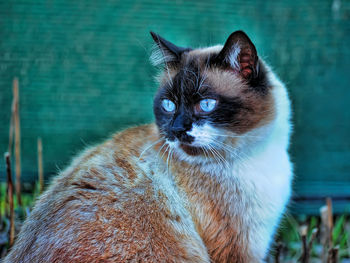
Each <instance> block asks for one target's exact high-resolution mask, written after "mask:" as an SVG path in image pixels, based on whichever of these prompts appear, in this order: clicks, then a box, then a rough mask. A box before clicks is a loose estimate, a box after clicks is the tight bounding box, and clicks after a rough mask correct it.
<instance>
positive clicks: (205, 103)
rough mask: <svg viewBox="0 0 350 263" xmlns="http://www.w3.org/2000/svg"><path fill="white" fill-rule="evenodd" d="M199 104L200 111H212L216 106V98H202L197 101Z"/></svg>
mask: <svg viewBox="0 0 350 263" xmlns="http://www.w3.org/2000/svg"><path fill="white" fill-rule="evenodd" d="M199 106H200V108H201V110H202V111H204V112H210V111H212V110H213V109H214V108H215V106H216V100H214V99H204V100H201V101H200V102H199Z"/></svg>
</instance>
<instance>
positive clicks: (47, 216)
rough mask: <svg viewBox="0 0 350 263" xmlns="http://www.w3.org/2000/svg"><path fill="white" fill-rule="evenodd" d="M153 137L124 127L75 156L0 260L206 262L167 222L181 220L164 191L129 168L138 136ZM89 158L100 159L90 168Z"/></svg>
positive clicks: (149, 130)
mask: <svg viewBox="0 0 350 263" xmlns="http://www.w3.org/2000/svg"><path fill="white" fill-rule="evenodd" d="M136 135H137V136H136ZM157 136H158V135H157V132H156V129H155V127H154V126H153V125H150V126H142V127H139V128H133V129H129V130H127V131H125V132H123V133H121V134H118V135H116V136H115V137H114V138H113V139H112V140H109V141H108V142H106V143H105V144H103V145H102V146H98V147H97V148H95V149H93V150H92V151H90V152H88V153H87V154H86V155H85V156H83V157H82V158H81V161H80V162H78V163H77V164H76V165H75V166H74V167H70V168H69V169H68V170H67V171H66V172H64V173H63V174H62V175H61V176H60V177H58V178H57V179H56V180H55V182H54V183H53V184H52V186H51V187H50V188H49V189H48V190H47V191H46V192H45V193H44V194H43V196H42V197H41V198H40V200H39V201H38V202H37V204H36V206H35V208H34V210H33V212H32V214H31V216H30V217H29V218H28V219H27V221H26V222H25V225H24V227H23V228H22V231H21V233H20V237H19V239H18V240H17V242H16V245H15V246H14V247H13V249H12V250H11V253H10V255H9V256H8V257H7V258H6V261H5V262H140V261H142V262H206V260H205V257H206V253H207V252H206V249H205V248H204V247H203V245H202V244H201V242H198V240H195V239H193V238H192V237H191V236H189V235H188V233H186V232H181V231H180V232H179V231H178V230H177V229H174V228H173V227H172V225H171V224H170V225H169V223H170V222H171V221H176V222H178V223H180V224H181V221H182V218H181V216H180V215H178V214H173V213H172V212H171V209H170V208H169V204H168V203H167V197H166V196H165V195H164V193H163V192H162V191H161V190H158V191H157V192H154V185H153V184H154V182H153V181H152V178H150V177H149V176H148V175H146V174H145V173H144V171H141V170H140V169H136V168H135V167H136V165H134V164H133V165H132V161H131V158H132V157H136V158H137V157H138V155H133V154H132V153H134V154H138V151H135V149H138V148H140V147H141V146H143V145H142V144H143V142H142V141H143V140H141V138H149V137H153V138H157ZM128 138H133V140H127V139H128ZM135 138H139V139H135ZM120 149H122V151H121V152H123V153H127V154H126V155H124V156H123V155H122V154H121V153H120ZM153 151H155V149H154V150H153ZM151 152H152V151H151ZM92 153H93V154H92ZM107 153H108V154H107ZM93 158H102V159H103V161H102V162H101V163H98V164H97V165H95V166H93V167H92V166H91V162H95V161H94V160H93ZM115 167H118V168H120V171H119V172H116V171H115V169H114V168H115ZM113 169H114V170H113ZM109 175H111V176H109ZM135 178H137V183H135V182H134V183H133V181H134V180H135ZM116 189H117V190H118V193H116Z"/></svg>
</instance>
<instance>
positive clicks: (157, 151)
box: [5, 36, 292, 263]
mask: <svg viewBox="0 0 350 263" xmlns="http://www.w3.org/2000/svg"><path fill="white" fill-rule="evenodd" d="M154 37H155V36H154ZM158 40H159V39H158ZM243 40H245V39H242V38H240V41H241V42H242V41H243ZM159 41H160V42H159ZM159 41H158V45H160V47H161V48H162V46H161V44H164V43H165V44H167V45H169V43H168V42H162V41H165V40H163V39H161V40H159ZM156 42H157V41H156ZM241 42H238V43H241ZM225 47H226V45H225ZM225 47H224V48H222V47H216V48H211V49H203V50H193V51H192V50H189V49H183V50H181V52H187V53H186V54H187V55H186V57H185V58H184V57H182V62H181V63H184V64H185V65H191V66H181V67H182V69H183V68H186V67H187V70H185V71H181V70H182V69H181V70H180V72H182V73H184V74H185V76H182V75H181V74H182V73H181V74H180V73H179V71H178V68H177V67H179V66H178V65H177V66H176V65H175V66H174V65H172V67H169V68H167V72H166V74H165V75H164V76H163V79H162V80H161V83H163V84H161V85H168V84H167V83H170V82H169V79H172V81H171V85H172V86H176V85H177V84H176V83H180V84H179V85H180V86H181V89H182V91H181V94H185V93H186V90H184V89H187V88H188V87H189V86H190V85H193V87H194V88H198V89H200V88H201V86H203V87H204V84H203V83H208V84H207V85H215V83H219V84H218V85H217V86H216V88H215V90H216V91H217V92H218V94H220V96H221V95H222V96H223V97H220V96H217V97H215V96H214V95H211V97H215V98H216V101H217V102H215V103H216V104H215V105H216V106H215V107H217V111H219V106H220V107H224V106H225V103H226V99H227V98H228V96H226V95H223V94H225V92H226V93H227V92H228V91H227V89H229V87H227V85H231V84H230V83H234V85H233V86H232V89H235V91H234V94H235V95H234V96H235V98H236V97H237V96H239V95H237V94H243V95H240V96H245V97H244V98H241V99H240V100H239V101H238V99H236V100H235V103H238V104H235V105H240V106H241V107H242V108H244V110H241V111H240V110H236V111H235V112H234V113H232V116H235V119H234V121H231V122H230V125H226V124H227V123H228V119H225V116H221V115H220V113H219V112H217V113H216V115H215V116H214V117H215V118H216V119H220V122H221V124H222V123H225V125H226V126H220V127H217V126H219V125H217V126H216V124H215V121H214V119H213V120H212V121H211V122H209V121H207V122H205V123H203V119H204V120H208V119H209V115H205V116H206V117H200V118H197V117H198V116H204V114H207V111H206V110H207V108H205V107H209V106H210V103H211V102H210V101H209V102H208V100H206V101H205V103H206V104H205V105H204V106H203V105H201V106H200V107H203V108H204V109H205V113H204V112H200V113H198V114H197V115H195V114H192V115H191V116H192V117H193V118H195V116H197V117H196V118H197V119H196V121H192V122H191V127H190V128H189V129H187V130H186V129H184V128H183V126H184V123H185V122H186V118H187V117H186V116H185V113H181V110H180V108H182V106H181V105H182V104H181V103H180V102H177V104H176V105H178V106H177V108H178V109H179V110H178V112H179V113H177V110H175V109H174V108H172V106H173V105H172V104H171V103H170V102H168V100H167V99H164V96H163V95H161V94H162V93H161V92H160V93H159V94H160V95H159V94H158V96H156V99H155V109H154V111H155V115H156V120H157V125H153V124H152V125H147V126H140V127H136V128H131V129H128V130H126V131H124V132H122V133H119V134H116V135H115V136H114V137H113V138H112V139H110V140H108V141H106V142H105V143H104V144H102V145H99V146H97V147H94V148H91V149H89V150H87V151H86V152H84V153H83V154H82V155H81V156H80V157H78V158H76V159H75V160H74V162H73V164H72V165H71V166H70V167H68V168H67V169H66V170H65V171H64V172H62V174H61V175H60V176H59V177H57V178H56V179H55V180H54V182H53V183H52V184H51V186H50V188H49V189H48V190H47V191H46V192H45V193H44V194H43V195H42V196H41V198H40V200H39V201H38V202H37V203H36V205H35V208H34V209H33V212H32V214H31V215H30V217H29V218H28V219H27V221H26V223H25V224H24V226H23V228H22V230H21V233H20V235H19V238H18V240H17V242H16V244H15V246H14V248H13V249H12V251H11V253H10V255H9V256H8V257H7V258H6V260H5V262H13V263H15V262H91V263H92V262H218V263H219V262H220V263H221V262H223V263H224V262H261V261H263V259H264V257H265V256H266V253H267V251H268V248H269V244H270V242H271V239H272V236H273V233H274V231H275V229H276V227H277V225H278V222H279V219H280V217H281V215H282V213H283V211H284V209H285V206H286V203H287V201H288V199H289V196H290V185H291V179H292V168H291V164H290V161H289V157H288V154H287V149H288V143H289V134H290V124H289V118H290V116H289V115H290V105H289V100H288V96H287V92H286V90H285V88H284V86H283V84H281V82H280V81H279V80H278V79H277V78H276V77H275V76H274V74H273V73H272V72H271V71H270V70H269V69H268V68H267V66H266V65H265V64H264V62H262V61H261V60H259V62H258V63H259V71H260V72H259V73H258V75H259V78H260V77H261V78H262V80H263V82H264V83H265V84H266V90H265V86H264V90H263V89H262V86H259V85H260V84H259V85H257V84H251V85H248V84H247V81H241V79H242V77H240V78H238V77H237V73H234V74H233V73H232V72H227V71H218V70H216V69H211V71H210V70H209V66H208V63H209V60H208V59H207V60H206V62H207V63H206V65H205V66H204V68H202V67H201V64H200V62H196V63H195V62H193V61H191V58H189V57H192V58H193V57H195V58H196V61H200V60H201V59H198V58H200V57H201V56H202V55H203V54H205V57H206V58H208V54H209V57H210V56H211V55H210V54H216V56H215V58H216V57H219V56H218V55H217V53H219V52H220V50H224V49H225ZM171 48H173V47H171ZM241 49H242V50H244V47H241ZM241 49H240V50H241ZM171 51H174V50H171ZM249 52H250V51H249ZM249 52H248V53H249ZM241 53H243V52H241ZM219 54H221V53H219ZM163 55H164V54H163ZM166 55H167V54H165V55H164V56H165V57H166ZM184 60H186V62H184ZM166 62H167V63H169V62H170V61H169V60H168V59H166ZM171 62H173V61H171ZM215 63H216V62H215ZM243 63H244V58H241V60H240V64H241V68H243V69H242V70H241V74H243V75H244V79H246V75H249V74H250V73H251V71H249V69H248V71H244V67H243V66H244V65H243V66H242V64H243ZM193 64H195V67H193ZM195 68H197V69H198V72H200V74H199V73H198V72H197V73H196V72H195ZM188 72H189V73H190V75H194V76H195V78H194V79H192V81H190V83H192V84H187V86H186V85H183V83H186V81H188V80H189V79H191V77H189V75H186V74H187V73H188ZM204 73H205V76H206V78H203V77H202V78H201V76H203V75H204ZM230 74H231V75H230ZM262 74H263V75H262ZM260 75H261V76H260ZM179 76H180V77H181V78H180V77H179ZM186 76H187V77H186ZM177 78H178V79H177ZM225 78H226V81H225ZM206 79H208V82H206V81H207V80H206ZM227 79H229V80H230V81H227ZM213 80H214V82H215V83H214V84H213ZM227 83H228V84H227ZM265 84H264V85H265ZM179 85H178V86H176V87H179ZM251 86H254V87H257V90H253V91H252V90H251ZM197 91H198V90H197ZM230 92H231V91H230ZM171 93H172V95H173V96H176V95H174V93H175V92H174V91H173V92H171ZM168 97H170V95H169V96H168ZM168 97H167V98H168ZM186 98H188V96H187V97H186ZM186 98H185V99H186ZM158 99H159V100H162V103H163V101H164V100H165V102H164V103H167V104H166V105H165V106H164V107H165V108H166V109H169V111H166V112H165V113H164V112H162V113H159V111H160V109H159V107H158V106H157V105H158V104H160V103H157V100H158ZM178 100H179V101H180V99H179V97H178ZM260 100H261V101H260ZM174 101H175V99H174ZM186 103H187V104H188V105H189V104H191V103H190V102H186ZM187 104H186V105H187ZM265 104H266V105H265ZM191 105H192V104H191ZM208 105H209V106H208ZM218 105H219V106H218ZM257 105H260V106H257ZM186 107H187V106H186ZM194 107H198V106H194ZM170 110H172V111H170ZM195 110H196V109H195ZM199 110H201V109H199ZM160 114H161V115H160ZM186 114H188V115H189V113H188V111H187V113H186ZM170 115H171V116H175V117H167V118H173V119H174V120H172V121H171V131H172V132H173V131H174V129H175V128H176V129H177V130H176V131H175V132H176V133H170V132H169V130H167V129H165V128H164V127H165V126H164V125H165V123H166V125H168V124H169V123H170V122H169V121H164V118H166V116H170ZM164 116H165V117H164ZM179 116H181V118H180V117H179ZM214 117H213V118H214ZM179 119H180V120H179ZM179 122H181V125H178V123H179ZM232 123H234V124H235V125H234V126H232ZM176 125H178V126H176ZM238 126H240V127H239V129H238V128H237V127H238ZM174 127H175V128H174ZM179 127H180V128H181V129H183V130H181V129H180V128H179ZM213 127H216V128H215V132H214V128H213ZM179 129H180V130H179ZM235 129H236V130H235ZM183 132H186V134H184V133H183ZM180 133H181V134H180ZM173 135H175V137H177V138H178V139H174V138H173V137H172V136H173ZM193 138H194V139H193ZM208 141H209V142H208ZM182 142H185V143H182ZM204 143H207V144H208V145H209V144H210V145H214V146H215V148H208V149H206V148H203V147H202V145H203V144H204ZM197 145H199V146H197ZM214 146H211V147H214ZM220 146H221V147H220Z"/></svg>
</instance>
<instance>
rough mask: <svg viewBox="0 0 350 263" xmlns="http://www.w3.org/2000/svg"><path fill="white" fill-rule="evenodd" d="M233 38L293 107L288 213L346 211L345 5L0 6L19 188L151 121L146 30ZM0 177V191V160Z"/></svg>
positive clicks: (89, 1) (180, 0)
mask: <svg viewBox="0 0 350 263" xmlns="http://www.w3.org/2000/svg"><path fill="white" fill-rule="evenodd" d="M238 29H241V30H244V31H245V32H246V33H247V34H248V35H249V36H250V38H251V39H252V41H253V42H254V43H255V45H256V47H257V50H258V53H259V54H260V56H261V57H262V58H264V59H265V60H266V61H267V62H268V63H269V64H270V65H271V66H272V68H273V69H274V71H275V72H276V73H277V74H278V75H279V77H280V78H281V79H282V80H283V81H284V82H285V83H286V85H287V87H288V90H289V93H290V97H291V99H292V102H293V119H294V121H293V122H294V133H293V138H292V143H291V149H290V152H291V158H292V160H293V162H294V164H295V183H294V190H295V195H294V199H293V202H292V204H291V209H290V210H291V212H293V213H306V214H313V213H314V214H318V208H319V207H320V206H321V205H323V203H324V200H325V198H326V197H328V196H329V197H332V199H333V208H334V210H335V212H337V213H344V212H348V211H350V110H349V106H350V92H349V89H350V87H349V83H350V71H349V69H350V49H349V43H350V1H343V0H329V1H325V0H322V1H321V0H309V1H304V0H286V1H264V0H260V1H246V0H245V1H232V0H218V1H209V0H205V1H184V0H175V1H162V2H161V1H155V0H146V1H94V0H85V1H68V0H60V1H56V0H52V1H41V0H37V1H29V0H27V1H26V0H23V1H21V0H17V1H0V152H5V151H7V150H8V141H9V124H10V116H11V103H12V97H13V95H12V82H13V79H14V78H15V77H17V78H18V81H19V98H20V104H19V108H20V125H21V160H22V183H23V187H24V190H26V189H28V188H30V186H31V185H33V183H34V182H35V181H36V180H37V178H38V176H37V171H38V166H37V138H38V137H41V138H42V142H43V160H44V175H45V181H46V182H48V181H49V178H51V177H52V176H54V175H55V174H57V172H58V171H59V170H60V169H63V168H65V167H66V166H67V165H68V164H69V162H70V160H71V159H72V157H73V156H74V155H75V154H77V153H78V152H79V151H81V150H82V149H84V148H85V147H86V146H87V145H93V144H96V143H98V142H101V141H103V140H104V139H105V138H108V136H110V135H111V134H112V133H113V132H115V131H120V130H122V129H125V128H127V127H130V126H133V125H138V124H142V123H148V122H152V121H153V119H154V118H153V113H152V99H153V95H154V93H155V91H156V89H157V85H156V83H155V81H154V76H155V74H156V72H157V70H156V69H155V68H153V67H152V66H151V64H150V63H149V54H150V50H151V47H152V44H153V43H152V41H151V37H150V35H149V31H150V30H153V31H155V32H156V33H159V34H160V35H161V36H163V37H165V38H166V39H169V40H170V41H172V42H174V43H176V44H178V45H182V46H191V47H203V46H210V45H214V44H223V43H224V42H225V40H226V38H227V37H228V36H229V34H230V33H231V32H233V31H235V30H238ZM0 176H1V179H2V180H3V181H5V180H6V175H5V165H4V161H1V162H0Z"/></svg>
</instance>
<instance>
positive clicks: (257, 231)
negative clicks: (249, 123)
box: [231, 145, 292, 259]
mask: <svg viewBox="0 0 350 263" xmlns="http://www.w3.org/2000/svg"><path fill="white" fill-rule="evenodd" d="M242 162H243V161H242ZM244 162H245V163H244V164H241V163H237V164H235V165H234V166H233V170H232V174H231V176H232V177H233V178H234V180H235V182H236V183H237V184H238V188H239V189H240V192H241V194H242V197H241V198H242V200H243V202H244V206H243V207H244V209H243V210H242V211H232V212H234V213H240V214H241V216H242V218H243V222H244V223H245V227H246V229H247V231H248V236H249V243H250V249H251V250H252V252H253V254H254V255H260V257H261V259H262V258H263V257H264V256H265V254H266V252H267V249H268V247H269V243H270V242H271V238H272V237H273V233H274V232H275V229H276V227H277V226H278V223H279V220H280V218H281V216H282V214H283V212H284V209H285V206H286V203H287V202H288V200H289V197H290V193H291V178H292V171H291V164H290V162H289V158H288V154H287V152H286V150H285V149H281V148H280V147H278V145H271V146H269V147H268V148H267V149H266V150H265V151H263V152H261V153H260V154H257V155H256V156H253V157H251V158H249V160H247V161H244Z"/></svg>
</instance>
